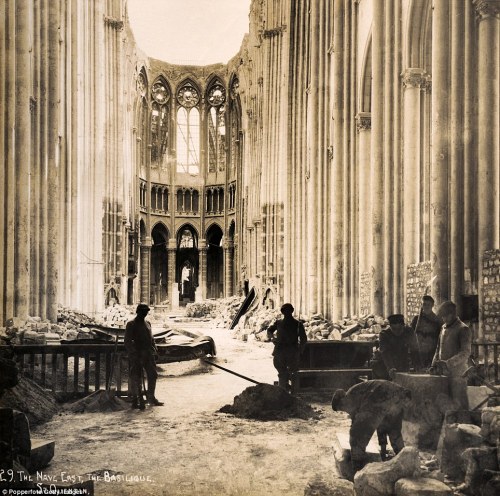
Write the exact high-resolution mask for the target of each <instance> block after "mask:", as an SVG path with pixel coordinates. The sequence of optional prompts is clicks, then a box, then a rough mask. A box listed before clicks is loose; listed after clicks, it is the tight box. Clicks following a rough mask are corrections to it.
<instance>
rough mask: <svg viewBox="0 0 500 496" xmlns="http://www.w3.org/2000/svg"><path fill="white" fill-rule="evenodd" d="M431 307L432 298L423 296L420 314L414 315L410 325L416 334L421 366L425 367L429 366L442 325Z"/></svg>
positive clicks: (432, 303) (432, 304)
mask: <svg viewBox="0 0 500 496" xmlns="http://www.w3.org/2000/svg"><path fill="white" fill-rule="evenodd" d="M433 307H434V298H432V296H429V295H425V296H423V297H422V308H421V310H420V314H419V315H415V317H414V319H413V320H412V322H411V327H412V329H413V331H414V332H415V334H416V336H417V340H418V347H419V350H420V358H421V360H422V366H423V367H424V368H426V369H428V368H429V367H430V366H431V363H432V359H433V358H434V354H435V353H436V348H437V344H438V340H439V333H440V332H441V326H442V325H443V321H442V320H441V319H440V318H439V317H438V316H437V315H436V314H435V313H434V311H433Z"/></svg>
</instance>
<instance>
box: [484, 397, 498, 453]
mask: <svg viewBox="0 0 500 496" xmlns="http://www.w3.org/2000/svg"><path fill="white" fill-rule="evenodd" d="M499 433H500V406H493V407H487V408H485V409H483V413H482V415H481V435H482V436H483V437H484V438H485V439H486V441H487V442H488V443H490V444H491V445H496V442H497V438H498V435H499Z"/></svg>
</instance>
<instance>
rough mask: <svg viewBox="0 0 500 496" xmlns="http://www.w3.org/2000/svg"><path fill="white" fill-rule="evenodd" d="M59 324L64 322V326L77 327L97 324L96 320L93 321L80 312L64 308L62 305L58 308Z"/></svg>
mask: <svg viewBox="0 0 500 496" xmlns="http://www.w3.org/2000/svg"><path fill="white" fill-rule="evenodd" d="M57 322H62V323H64V324H73V325H75V326H77V327H80V326H91V325H93V324H97V322H96V321H95V319H93V318H92V317H90V316H89V315H87V314H85V313H82V312H79V311H78V310H73V309H71V308H67V307H63V306H61V305H59V307H58V308H57Z"/></svg>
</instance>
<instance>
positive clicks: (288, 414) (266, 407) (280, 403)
mask: <svg viewBox="0 0 500 496" xmlns="http://www.w3.org/2000/svg"><path fill="white" fill-rule="evenodd" d="M219 412H221V413H229V414H231V415H234V416H236V417H240V418H248V419H257V420H286V419H289V418H301V419H305V420H307V419H310V418H316V419H317V418H319V413H318V412H317V411H316V410H314V409H313V408H312V407H311V406H310V405H308V404H307V403H305V402H304V401H302V400H301V399H299V398H296V397H295V396H292V395H291V394H288V393H287V392H286V391H285V390H284V389H282V388H280V387H278V386H271V385H270V384H257V385H256V386H250V387H248V388H247V389H245V390H244V391H243V392H242V393H241V394H239V395H238V396H235V397H234V402H233V404H232V405H225V406H224V407H222V408H221V409H220V410H219Z"/></svg>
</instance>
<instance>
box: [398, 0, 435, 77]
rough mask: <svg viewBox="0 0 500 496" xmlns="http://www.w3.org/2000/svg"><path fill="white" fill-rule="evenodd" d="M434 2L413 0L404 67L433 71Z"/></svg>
mask: <svg viewBox="0 0 500 496" xmlns="http://www.w3.org/2000/svg"><path fill="white" fill-rule="evenodd" d="M431 43H432V2H431V0H412V2H411V5H410V8H409V14H408V19H407V35H406V47H405V58H406V60H405V61H404V65H403V67H408V68H410V67H411V68H420V69H424V70H425V71H427V73H429V74H430V73H431V69H432V67H431V56H430V55H431Z"/></svg>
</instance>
